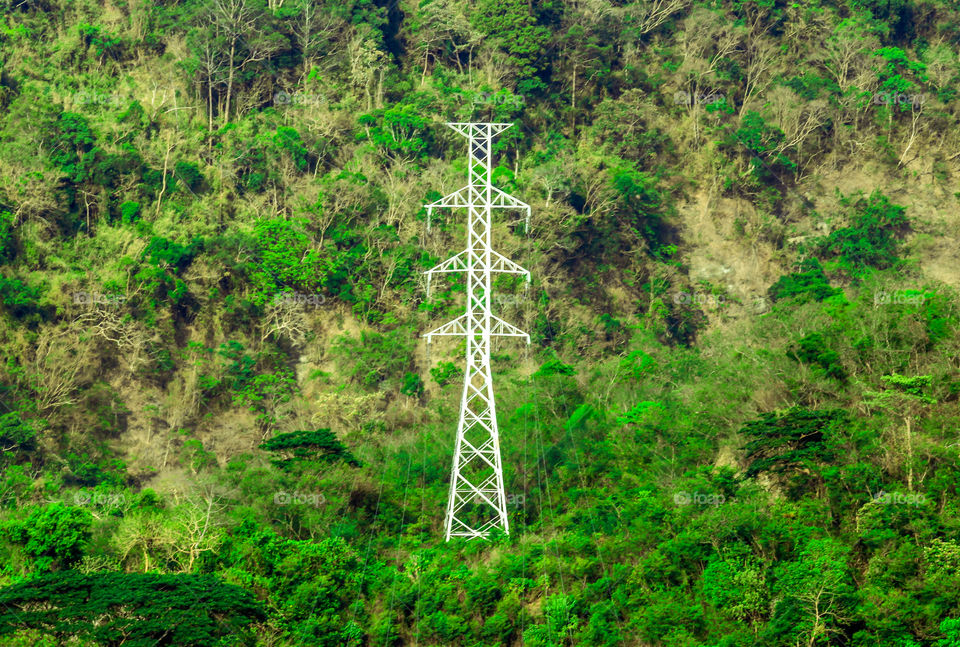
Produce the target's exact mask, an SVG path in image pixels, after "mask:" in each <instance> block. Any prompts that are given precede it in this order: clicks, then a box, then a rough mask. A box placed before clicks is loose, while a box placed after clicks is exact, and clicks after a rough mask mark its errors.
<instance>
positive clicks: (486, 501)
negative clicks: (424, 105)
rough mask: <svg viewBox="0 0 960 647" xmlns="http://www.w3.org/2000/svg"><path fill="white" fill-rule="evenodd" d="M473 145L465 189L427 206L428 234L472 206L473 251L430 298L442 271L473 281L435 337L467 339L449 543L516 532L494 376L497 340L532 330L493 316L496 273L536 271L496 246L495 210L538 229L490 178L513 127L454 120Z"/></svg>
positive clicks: (456, 261)
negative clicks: (443, 218) (435, 221)
mask: <svg viewBox="0 0 960 647" xmlns="http://www.w3.org/2000/svg"><path fill="white" fill-rule="evenodd" d="M447 125H448V126H450V127H451V128H453V129H454V130H456V131H457V132H458V133H460V134H461V135H463V136H464V137H466V138H467V140H468V141H469V144H468V148H467V150H468V172H467V175H468V183H467V185H466V186H465V187H463V188H462V189H460V190H458V191H454V192H453V193H451V194H450V195H448V196H446V197H444V198H442V199H440V200H439V201H437V202H434V203H433V204H429V205H427V229H428V230H429V228H430V217H431V216H432V214H433V210H434V209H438V208H441V207H451V208H460V207H465V208H466V209H467V212H468V215H467V247H466V249H464V250H463V251H462V252H460V253H459V254H456V255H455V256H452V257H451V258H449V259H447V260H446V261H444V262H443V263H440V264H439V265H437V266H436V267H435V268H433V269H431V270H427V272H426V275H427V297H428V298H429V296H430V280H431V278H432V277H433V275H434V274H440V273H445V272H464V273H465V274H466V276H467V306H466V312H464V313H463V314H462V315H461V316H459V317H457V318H456V319H454V320H453V321H450V322H449V323H446V324H444V325H442V326H440V327H439V328H437V329H436V330H432V331H431V332H429V333H426V334H425V335H424V336H425V337H426V338H427V343H428V344H429V343H430V342H431V341H432V338H433V337H434V336H462V337H464V338H465V339H466V342H467V353H466V369H465V370H464V377H463V397H462V399H461V401H460V422H459V423H458V424H457V441H456V448H455V450H454V454H453V473H452V474H451V477H450V498H449V500H448V502H447V516H446V541H450V538H451V537H468V538H471V539H472V538H477V537H483V538H485V537H487V536H488V535H489V533H490V531H491V530H493V529H494V528H500V529H501V530H502V531H503V532H504V533H507V534H509V532H510V528H509V525H508V522H507V497H506V493H505V492H504V489H503V466H502V464H501V460H500V436H499V432H498V430H497V408H496V405H495V403H494V398H493V376H492V374H491V372H490V339H491V338H492V337H523V338H525V339H526V340H527V343H528V344H529V343H530V337H529V335H527V334H526V333H525V332H523V331H522V330H520V329H519V328H517V327H516V326H513V325H511V324H509V323H507V322H506V321H504V320H503V319H501V318H499V317H497V316H496V315H494V314H493V313H492V312H491V311H490V296H491V287H490V284H491V280H490V278H491V275H492V274H493V273H494V272H504V273H508V274H518V275H524V276H525V277H526V279H527V284H529V282H530V272H528V271H527V270H525V269H523V268H522V267H520V266H519V265H517V264H516V263H514V262H513V261H511V260H510V259H508V258H506V257H505V256H503V255H501V254H499V253H497V252H495V251H493V248H492V247H491V246H490V214H491V211H492V210H493V209H525V210H526V212H527V213H526V215H527V217H526V227H527V228H526V231H527V232H529V230H530V206H529V205H527V204H526V203H523V202H521V201H520V200H517V199H516V198H514V197H513V196H509V195H507V194H506V193H504V192H503V191H501V190H500V189H498V188H497V187H495V186H493V184H492V183H491V181H490V160H491V156H492V155H491V154H492V150H491V145H492V142H493V138H494V137H495V136H496V135H498V134H499V133H501V132H503V131H504V130H506V129H507V128H509V127H510V126H512V125H513V124H502V123H448V124H447Z"/></svg>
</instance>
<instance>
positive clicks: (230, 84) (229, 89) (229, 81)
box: [223, 36, 237, 126]
mask: <svg viewBox="0 0 960 647" xmlns="http://www.w3.org/2000/svg"><path fill="white" fill-rule="evenodd" d="M236 52H237V39H236V37H235V36H234V37H233V39H232V40H231V41H230V63H229V65H230V72H229V74H228V76H227V105H226V106H224V110H223V125H224V126H226V125H227V122H228V121H229V120H230V95H231V94H232V93H233V57H234V56H235V55H236Z"/></svg>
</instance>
